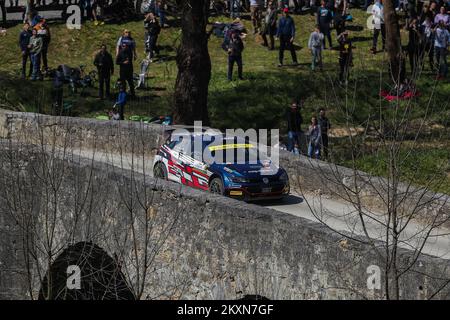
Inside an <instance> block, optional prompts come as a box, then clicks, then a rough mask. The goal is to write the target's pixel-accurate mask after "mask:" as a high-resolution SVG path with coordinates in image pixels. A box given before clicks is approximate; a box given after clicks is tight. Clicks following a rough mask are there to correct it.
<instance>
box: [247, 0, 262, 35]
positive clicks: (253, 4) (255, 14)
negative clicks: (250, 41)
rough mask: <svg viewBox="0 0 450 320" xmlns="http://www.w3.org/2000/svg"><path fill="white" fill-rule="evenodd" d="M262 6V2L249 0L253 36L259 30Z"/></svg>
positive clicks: (260, 0)
mask: <svg viewBox="0 0 450 320" xmlns="http://www.w3.org/2000/svg"><path fill="white" fill-rule="evenodd" d="M263 7H264V5H263V2H262V0H250V15H251V18H252V24H253V34H256V33H258V32H259V31H260V30H261V14H262V9H263Z"/></svg>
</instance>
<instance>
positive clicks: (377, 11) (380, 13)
mask: <svg viewBox="0 0 450 320" xmlns="http://www.w3.org/2000/svg"><path fill="white" fill-rule="evenodd" d="M372 15H373V24H374V30H373V44H372V48H371V49H370V51H372V53H373V54H375V53H377V44H378V36H379V35H380V32H381V42H382V45H383V47H382V48H383V50H384V48H385V43H386V28H385V26H384V8H383V2H382V0H377V1H376V2H375V4H374V5H373V7H372Z"/></svg>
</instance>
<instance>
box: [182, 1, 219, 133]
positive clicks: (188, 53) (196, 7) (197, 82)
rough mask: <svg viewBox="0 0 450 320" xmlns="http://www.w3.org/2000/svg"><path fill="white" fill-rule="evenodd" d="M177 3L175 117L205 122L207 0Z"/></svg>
mask: <svg viewBox="0 0 450 320" xmlns="http://www.w3.org/2000/svg"><path fill="white" fill-rule="evenodd" d="M177 5H178V8H179V11H180V12H181V28H182V39H181V45H180V47H179V48H178V53H177V65H178V76H177V81H176V84H175V97H174V120H175V122H176V123H183V124H193V123H194V121H195V120H202V121H203V123H204V124H206V125H208V124H209V117H208V108H207V106H208V85H209V80H210V79H211V59H210V56H209V52H208V38H207V34H206V24H207V22H208V8H209V0H178V1H177Z"/></svg>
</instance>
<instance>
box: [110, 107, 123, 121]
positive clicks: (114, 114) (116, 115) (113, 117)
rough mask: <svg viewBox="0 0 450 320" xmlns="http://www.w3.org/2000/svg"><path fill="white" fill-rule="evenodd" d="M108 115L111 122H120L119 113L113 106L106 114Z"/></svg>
mask: <svg viewBox="0 0 450 320" xmlns="http://www.w3.org/2000/svg"><path fill="white" fill-rule="evenodd" d="M108 115H109V118H110V119H111V120H120V112H119V110H118V109H117V107H116V106H115V105H114V106H113V108H112V110H111V111H110V112H109V113H108Z"/></svg>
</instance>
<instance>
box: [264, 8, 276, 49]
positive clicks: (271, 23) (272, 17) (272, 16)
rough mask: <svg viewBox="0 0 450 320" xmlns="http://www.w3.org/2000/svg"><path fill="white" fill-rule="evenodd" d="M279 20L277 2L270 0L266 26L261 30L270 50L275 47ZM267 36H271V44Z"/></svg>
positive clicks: (265, 44)
mask: <svg viewBox="0 0 450 320" xmlns="http://www.w3.org/2000/svg"><path fill="white" fill-rule="evenodd" d="M277 20H278V12H277V9H276V5H275V3H274V2H273V1H272V0H271V1H269V3H268V5H267V11H266V15H265V17H264V24H263V25H264V27H263V29H262V30H261V36H262V38H263V41H264V44H263V45H264V46H265V47H267V48H268V49H269V50H274V49H275V40H274V36H275V35H276V31H277ZM267 36H269V39H270V46H269V43H268V41H267Z"/></svg>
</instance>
